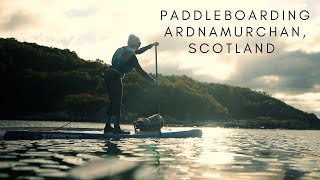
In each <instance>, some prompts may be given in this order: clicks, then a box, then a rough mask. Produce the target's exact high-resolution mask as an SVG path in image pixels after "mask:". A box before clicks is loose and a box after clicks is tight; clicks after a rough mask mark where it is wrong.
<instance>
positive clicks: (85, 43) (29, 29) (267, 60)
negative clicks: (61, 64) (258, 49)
mask: <svg viewBox="0 0 320 180" xmlns="http://www.w3.org/2000/svg"><path fill="white" fill-rule="evenodd" d="M304 9H305V10H308V11H309V12H310V18H309V19H308V20H307V21H302V20H296V21H263V22H261V21H235V20H231V21H214V20H211V21H205V20H200V21H192V20H188V21H181V20H180V21H170V20H169V19H170V18H169V17H170V16H171V14H172V12H173V10H176V12H177V15H178V16H179V13H180V15H181V11H182V10H189V11H190V12H191V13H192V12H193V10H201V11H203V12H204V11H205V10H208V11H209V12H213V11H214V10H221V11H223V10H231V11H233V12H234V11H236V10H243V11H245V12H250V11H251V10H254V11H256V12H260V10H267V11H270V10H277V11H282V10H296V11H297V12H300V11H301V10H304ZM161 10H166V11H167V12H168V17H166V18H165V19H164V20H162V21H161V19H160V17H161V16H160V12H161ZM319 13H320V1H319V0H283V1H279V0H259V1H257V0H242V1H238V0H220V1H218V0H217V1H212V0H211V1H209V0H208V1H192V2H191V1H189V2H186V1H170V0H162V1H150V0H141V1H129V0H127V1H125V0H123V1H105V0H82V1H79V0H68V1H65V0H28V1H23V0H1V1H0V37H4V38H6V37H14V38H16V39H17V40H19V41H27V42H35V43H38V44H41V45H45V46H51V47H57V48H62V49H66V48H68V49H70V50H71V51H75V52H76V53H77V54H78V55H79V57H81V58H83V59H86V60H95V59H101V60H104V61H105V62H106V63H110V61H111V57H112V55H113V53H114V51H115V50H116V49H117V48H118V47H121V46H125V45H126V43H127V38H128V36H129V35H130V34H135V35H137V36H138V37H140V39H141V41H142V45H147V44H149V43H153V42H155V41H158V42H159V43H160V46H159V52H158V55H159V57H158V60H159V71H160V73H162V74H166V75H171V74H174V75H184V74H185V75H188V76H190V77H192V78H194V79H197V80H199V81H206V82H218V83H225V84H231V85H236V86H241V87H249V88H252V89H257V90H263V91H267V92H269V93H271V94H272V95H273V96H275V97H276V98H279V99H281V100H283V101H285V102H286V103H288V104H290V105H292V106H294V107H297V108H299V109H301V110H304V111H307V112H313V113H316V114H317V116H318V117H320V71H319V69H320V58H319V57H320V33H319V32H320V15H319ZM179 18H181V16H180V17H179ZM176 26H181V27H186V26H192V27H195V28H197V27H198V26H200V27H201V26H206V27H208V28H211V27H212V26H214V27H228V26H230V27H234V26H237V27H241V26H243V27H247V26H252V27H256V26H264V27H269V26H275V27H279V28H281V27H283V26H286V27H300V31H301V32H300V33H301V34H302V35H301V36H303V35H306V37H305V38H304V39H303V38H302V37H293V38H292V37H289V38H287V37H285V38H283V37H281V38H279V37H277V38H268V37H264V38H255V37H253V38H247V37H242V38H215V37H210V38H209V37H207V38H198V37H190V38H177V37H173V38H171V37H164V34H165V31H166V29H167V27H170V28H171V29H172V30H174V31H173V32H175V27H176ZM192 42H194V43H196V44H201V43H203V42H206V43H208V44H209V45H213V44H214V43H216V42H220V43H226V42H232V43H238V44H239V45H242V46H243V44H246V43H247V42H250V43H254V42H258V43H261V42H262V43H267V42H269V43H273V44H274V45H275V46H276V50H275V52H274V53H272V54H235V53H230V54H229V53H220V54H216V53H213V52H212V51H210V52H208V53H206V54H201V53H195V54H190V53H189V52H188V50H189V48H188V45H189V43H192ZM138 59H139V61H140V64H141V66H142V67H143V68H144V69H145V70H146V71H148V72H155V68H154V67H155V65H154V49H151V50H149V51H147V52H146V53H144V54H141V55H139V56H138Z"/></svg>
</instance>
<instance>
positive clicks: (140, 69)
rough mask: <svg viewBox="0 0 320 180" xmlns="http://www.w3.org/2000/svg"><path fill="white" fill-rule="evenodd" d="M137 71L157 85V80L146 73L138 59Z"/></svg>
mask: <svg viewBox="0 0 320 180" xmlns="http://www.w3.org/2000/svg"><path fill="white" fill-rule="evenodd" d="M134 68H135V70H136V71H137V72H138V73H139V74H140V75H141V76H142V77H144V78H145V79H147V80H148V81H150V82H152V83H155V82H156V80H155V79H154V78H153V77H152V76H150V75H149V74H148V73H147V72H145V71H144V70H143V69H142V67H141V66H140V64H139V62H138V59H136V65H135V67H134Z"/></svg>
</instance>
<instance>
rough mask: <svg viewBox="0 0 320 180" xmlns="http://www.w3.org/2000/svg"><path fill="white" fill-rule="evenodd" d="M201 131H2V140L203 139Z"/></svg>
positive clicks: (0, 136) (0, 135)
mask: <svg viewBox="0 0 320 180" xmlns="http://www.w3.org/2000/svg"><path fill="white" fill-rule="evenodd" d="M201 136H202V131H201V130H200V129H191V130H185V131H170V132H161V133H160V134H159V133H158V132H150V133H134V134H112V133H110V134H103V133H99V132H93V133H92V132H90V133H89V132H67V131H15V130H10V131H2V132H0V139H2V140H41V139H121V138H189V137H201Z"/></svg>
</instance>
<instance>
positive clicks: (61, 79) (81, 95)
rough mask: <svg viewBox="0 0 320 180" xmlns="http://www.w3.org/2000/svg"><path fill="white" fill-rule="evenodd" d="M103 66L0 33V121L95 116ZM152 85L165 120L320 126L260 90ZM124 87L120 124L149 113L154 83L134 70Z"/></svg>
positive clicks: (181, 80) (182, 82)
mask: <svg viewBox="0 0 320 180" xmlns="http://www.w3.org/2000/svg"><path fill="white" fill-rule="evenodd" d="M107 67H108V65H106V64H103V61H101V60H94V61H93V60H83V59H81V58H79V57H78V55H77V54H76V53H75V52H73V51H70V50H68V49H64V50H61V49H57V48H51V47H45V46H40V45H37V44H35V43H27V42H18V41H17V40H15V39H13V38H10V39H2V38H0V78H1V82H2V86H1V88H0V93H1V110H0V119H46V120H77V121H103V116H104V113H105V110H106V104H107V103H108V102H109V100H108V97H107V96H106V94H105V90H104V83H103V76H102V74H103V72H104V71H105V69H106V68H107ZM101 82H102V83H101ZM160 83H161V86H160V92H161V94H160V100H161V102H160V104H161V114H162V115H163V116H164V117H165V119H166V121H167V123H170V124H180V125H207V126H224V127H242V128H287V129H320V120H319V119H318V118H317V117H316V116H315V115H314V114H310V113H306V112H303V111H300V110H298V109H295V108H293V107H291V106H289V105H287V104H285V103H284V102H282V101H280V100H277V99H275V98H273V97H271V96H269V95H268V94H267V93H265V92H256V91H252V90H250V89H248V88H241V87H234V86H230V85H225V84H215V83H202V82H198V81H195V80H193V79H191V78H189V77H187V76H162V75H160ZM98 84H101V85H102V86H101V87H100V88H98V89H96V87H97V85H98ZM124 86H125V87H124V97H123V102H124V105H123V111H122V112H123V114H124V118H123V122H128V123H131V122H132V121H133V120H135V119H136V118H137V117H140V116H149V115H152V114H155V113H156V102H155V100H156V98H155V97H154V95H155V87H154V86H152V85H150V84H148V83H147V82H146V81H144V80H143V79H142V77H140V76H139V75H138V74H137V73H136V72H132V73H130V74H129V75H127V76H126V77H125V79H124Z"/></svg>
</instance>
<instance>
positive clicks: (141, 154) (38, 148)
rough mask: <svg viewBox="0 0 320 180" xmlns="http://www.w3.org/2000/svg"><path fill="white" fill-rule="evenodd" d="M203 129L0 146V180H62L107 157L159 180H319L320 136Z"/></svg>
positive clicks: (281, 132)
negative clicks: (166, 135)
mask: <svg viewBox="0 0 320 180" xmlns="http://www.w3.org/2000/svg"><path fill="white" fill-rule="evenodd" d="M74 126H75V125H74ZM98 126H99V127H93V128H102V127H103V125H102V124H99V125H98ZM172 129H173V130H181V129H184V128H172ZM202 130H203V137H202V138H189V139H122V140H118V141H109V140H40V141H39V140H38V141H0V179H2V178H24V179H28V178H31V179H32V178H35V177H38V178H40V179H41V178H54V179H55V178H65V177H67V175H68V173H69V172H70V169H73V168H74V167H78V166H81V165H83V164H84V163H86V162H88V161H94V160H97V159H102V158H107V157H116V158H118V159H120V160H123V161H133V162H137V163H139V164H140V166H141V167H142V168H149V167H152V168H155V169H156V170H157V171H156V175H157V177H160V178H161V179H310V178H320V151H319V148H320V140H319V135H320V132H319V131H287V130H247V129H223V128H202Z"/></svg>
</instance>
